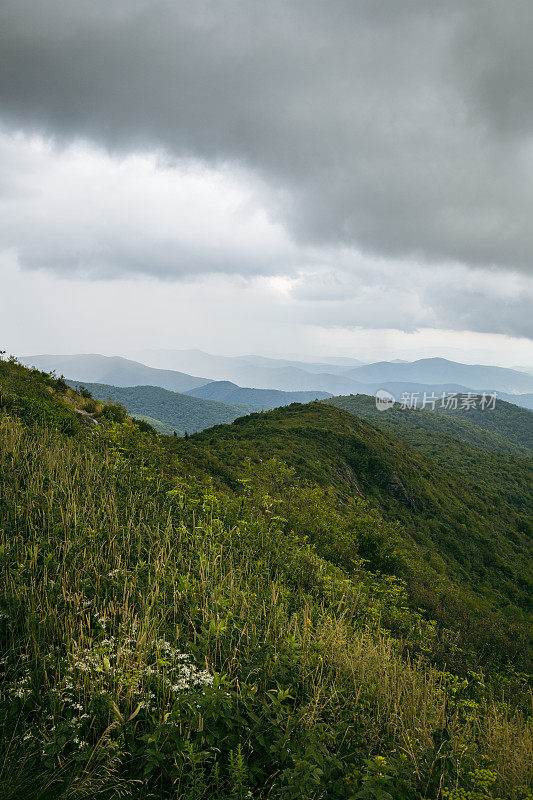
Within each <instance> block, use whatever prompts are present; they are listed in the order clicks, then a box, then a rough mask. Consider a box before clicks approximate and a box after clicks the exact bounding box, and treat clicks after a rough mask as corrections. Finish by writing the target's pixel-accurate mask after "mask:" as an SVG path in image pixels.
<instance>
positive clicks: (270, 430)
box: [180, 403, 533, 651]
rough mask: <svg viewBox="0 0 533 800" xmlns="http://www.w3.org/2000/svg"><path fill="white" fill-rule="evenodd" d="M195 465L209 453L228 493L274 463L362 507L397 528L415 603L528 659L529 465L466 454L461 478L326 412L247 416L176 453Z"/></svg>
mask: <svg viewBox="0 0 533 800" xmlns="http://www.w3.org/2000/svg"><path fill="white" fill-rule="evenodd" d="M432 436H433V441H434V442H436V441H437V434H436V433H432ZM449 443H451V445H453V449H452V453H453V460H454V461H455V460H456V459H457V450H458V448H460V447H461V443H460V442H459V441H458V440H457V439H450V438H449V437H442V438H441V439H440V442H439V444H440V447H441V448H446V447H447V446H448V444H449ZM182 453H183V455H181V454H182ZM199 453H205V458H206V470H209V471H210V472H211V473H213V472H214V471H216V470H218V474H219V475H220V476H221V479H222V480H224V481H227V482H228V483H229V484H230V485H231V482H232V479H233V473H234V471H235V469H236V468H237V466H238V465H239V464H243V463H245V462H246V459H247V458H251V459H252V460H253V461H256V462H258V461H259V460H261V459H263V460H264V459H270V458H278V459H280V460H281V461H283V462H284V463H287V464H289V465H290V466H292V467H294V468H295V469H296V471H297V474H298V475H299V476H301V477H302V478H305V479H309V480H312V481H314V482H316V483H318V484H319V485H321V486H324V487H328V488H329V489H331V491H333V492H335V493H336V495H337V496H338V497H339V500H340V502H341V503H344V502H346V500H347V499H349V498H355V497H363V498H365V499H366V500H368V501H369V502H370V503H371V504H372V505H374V506H375V507H377V508H379V509H380V510H381V512H382V513H383V514H384V515H385V517H386V518H387V519H388V520H390V521H398V522H400V523H401V524H402V526H403V528H402V533H401V534H400V536H399V539H400V541H399V545H398V546H399V548H400V550H401V552H402V554H403V558H404V561H405V563H406V564H407V565H408V566H407V567H406V569H407V580H408V583H409V586H410V589H411V592H412V598H413V602H415V603H417V604H419V605H422V606H425V607H427V608H429V609H430V610H431V613H432V614H434V615H436V616H437V617H438V618H439V619H441V620H442V621H443V622H444V623H445V624H457V623H458V622H459V621H460V624H461V625H462V626H463V627H464V628H465V630H466V629H468V630H469V631H471V634H469V635H472V636H474V637H475V636H481V637H483V636H486V638H487V640H491V641H492V640H493V639H494V638H495V636H496V634H498V635H499V634H500V633H501V634H502V638H501V640H500V646H501V647H502V648H503V651H506V650H507V648H514V649H521V648H523V647H524V637H525V638H526V639H527V640H528V641H529V642H531V639H530V637H531V628H530V624H531V610H532V597H533V583H532V580H533V570H532V566H533V559H532V530H533V529H532V520H531V510H532V508H533V496H532V495H533V480H532V479H533V459H532V458H512V457H510V456H507V455H500V454H495V453H490V454H489V453H487V452H485V451H481V450H477V449H474V448H471V447H469V446H467V445H465V446H464V448H463V449H462V454H463V459H464V464H463V465H462V467H461V469H460V470H458V468H457V467H456V466H455V464H453V465H449V466H446V465H445V464H443V463H439V462H438V461H437V460H436V459H435V458H432V457H429V456H427V455H426V454H425V453H423V452H419V451H417V450H416V449H414V448H412V447H410V446H409V445H407V444H406V443H404V442H402V441H400V440H399V439H398V438H396V437H395V436H393V435H391V434H390V433H388V432H386V431H383V430H381V429H379V428H377V427H375V426H374V425H372V424H370V423H368V422H367V421H365V420H361V419H359V418H356V417H354V416H353V415H351V414H349V413H347V412H345V411H342V410H340V409H337V408H335V407H333V406H332V405H330V404H327V405H326V404H322V403H310V404H308V405H307V406H300V405H292V406H289V407H287V408H283V409H277V410H274V411H271V412H268V413H267V414H261V415H257V414H253V415H251V416H249V417H246V418H242V419H240V420H238V421H236V422H235V423H234V424H233V425H231V426H223V427H218V428H214V429H210V430H208V431H204V432H203V433H201V434H198V435H196V436H194V437H193V439H192V440H190V441H189V442H188V443H184V444H183V446H182V447H181V448H180V457H182V458H183V457H186V455H187V456H189V457H190V458H191V460H194V461H197V460H198V458H199ZM489 458H490V459H491V464H492V466H490V468H487V459H489ZM443 460H445V459H443ZM457 593H459V594H457ZM480 604H481V605H480ZM481 608H483V614H484V615H485V618H484V619H483V620H479V619H478V616H479V614H480V610H481ZM501 615H503V618H505V619H506V620H507V622H505V623H503V624H502V622H501V620H500V616H501ZM518 620H520V623H519V627H520V631H521V635H520V636H519V637H518V638H516V637H517V636H518V632H517V631H514V632H513V634H512V635H511V636H510V637H509V636H508V635H506V634H505V633H503V632H504V630H505V629H506V628H507V625H508V624H511V622H517V621H518ZM498 632H499V633H498Z"/></svg>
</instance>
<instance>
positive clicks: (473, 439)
mask: <svg viewBox="0 0 533 800" xmlns="http://www.w3.org/2000/svg"><path fill="white" fill-rule="evenodd" d="M324 402H327V403H331V404H332V405H334V406H336V407H337V408H342V409H344V410H345V411H349V412H350V413H351V414H355V415H356V416H358V417H363V418H364V419H369V420H371V421H373V422H375V423H376V424H377V425H379V427H380V428H384V429H387V430H390V431H393V432H395V433H396V434H397V435H398V436H401V437H402V438H405V439H406V440H407V441H409V442H410V444H416V443H417V442H416V435H417V432H419V431H434V432H436V433H443V434H447V435H448V436H453V437H456V438H458V439H461V440H463V441H465V442H468V443H469V444H472V445H474V446H475V447H479V448H482V449H484V450H492V451H494V452H497V453H508V454H510V455H518V456H520V455H524V456H527V455H531V453H532V452H533V412H531V411H528V410H527V409H524V408H520V407H519V406H515V405H513V404H512V403H506V402H505V401H503V400H497V401H496V403H495V406H494V408H493V409H490V410H482V409H481V408H480V407H479V405H476V407H475V408H471V409H468V410H466V409H461V408H457V409H445V408H440V406H437V409H436V410H435V411H431V410H430V409H423V410H422V409H401V408H400V405H399V404H398V403H396V404H395V405H394V406H393V407H392V408H390V409H388V410H387V411H378V410H377V408H376V405H375V399H374V397H369V396H368V395H362V394H359V395H348V396H346V397H333V398H331V399H330V400H325V401H324Z"/></svg>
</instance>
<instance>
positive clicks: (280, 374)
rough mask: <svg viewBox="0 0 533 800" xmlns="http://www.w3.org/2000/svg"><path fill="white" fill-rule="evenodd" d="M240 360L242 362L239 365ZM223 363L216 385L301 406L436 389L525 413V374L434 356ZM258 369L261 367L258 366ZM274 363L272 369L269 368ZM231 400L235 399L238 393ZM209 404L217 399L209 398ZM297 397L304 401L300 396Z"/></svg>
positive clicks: (115, 375)
mask: <svg viewBox="0 0 533 800" xmlns="http://www.w3.org/2000/svg"><path fill="white" fill-rule="evenodd" d="M187 352H190V351H187ZM193 352H194V351H193ZM204 356H205V359H206V363H205V365H206V366H207V363H208V362H209V360H210V359H215V361H216V362H217V363H219V365H220V363H221V362H224V363H226V362H225V361H224V359H223V357H219V356H209V354H202V357H204ZM246 359H248V362H249V363H245V362H246ZM20 360H21V362H22V363H24V364H26V365H35V366H37V367H39V369H43V370H45V371H50V370H55V371H56V372H57V373H58V374H63V375H65V376H66V377H67V378H70V379H71V380H78V381H88V382H92V383H104V384H108V385H112V386H160V387H161V388H163V389H168V390H170V391H174V392H181V393H184V392H190V391H191V390H196V389H199V388H200V387H203V386H206V385H208V384H217V383H220V382H221V381H220V380H215V379H214V375H213V374H210V375H209V376H208V377H199V376H198V375H193V374H188V373H186V372H179V371H176V370H170V369H159V368H155V367H149V366H146V365H145V364H142V363H140V362H137V361H131V360H130V359H127V358H123V357H121V356H102V355H97V354H83V355H80V354H78V355H36V356H25V357H22V358H21V359H20ZM213 363H214V362H213ZM227 363H228V365H229V366H228V370H229V373H228V374H227V375H225V377H224V378H223V381H226V382H228V381H229V382H230V383H232V384H234V386H237V387H239V389H241V388H242V387H250V389H251V388H253V389H256V390H259V389H260V390H263V391H266V390H269V391H279V392H307V393H308V396H307V400H309V399H315V398H314V397H311V395H314V396H315V397H316V396H318V397H320V396H321V395H322V397H326V396H333V395H349V394H365V395H369V394H374V393H375V392H376V391H377V390H378V389H386V390H388V391H390V392H392V394H394V395H395V397H396V399H400V397H401V395H402V393H404V392H409V393H415V394H418V395H419V397H420V398H422V396H423V393H424V392H426V393H428V394H430V393H432V392H435V393H437V394H439V393H442V392H443V391H445V392H468V391H474V392H481V391H497V392H498V395H499V397H500V398H501V399H503V400H506V401H507V402H510V403H513V404H515V405H519V406H522V407H524V408H530V409H533V375H528V374H527V373H524V372H519V371H518V370H511V369H506V368H503V367H491V366H482V365H468V364H460V363H458V362H454V361H448V360H446V359H435V358H432V359H420V360H418V361H415V362H398V361H395V362H389V361H385V362H377V363H375V364H367V365H365V366H360V367H354V366H353V365H348V366H347V365H346V364H342V365H338V364H337V365H327V364H326V365H323V364H319V363H314V364H305V363H304V362H289V361H287V360H283V359H280V360H279V362H278V361H276V359H266V358H264V359H263V358H262V357H260V356H246V357H244V356H243V357H242V358H241V359H239V358H236V359H233V358H228V359H227ZM236 363H237V366H235V364H236ZM264 363H267V364H268V366H264ZM278 363H279V364H280V366H276V365H277V364H278ZM238 364H240V366H239V365H238ZM304 367H305V369H304ZM323 368H326V369H332V370H334V372H321V371H317V370H321V369H323ZM204 374H206V373H204ZM439 378H440V379H439ZM206 391H207V390H206ZM211 391H212V390H209V392H211ZM200 396H202V395H200ZM209 397H211V395H209ZM239 397H243V395H242V393H240V395H239ZM264 397H266V395H265V396H264ZM212 399H220V397H219V396H214V397H212ZM295 399H297V398H295V397H293V398H292V399H286V400H280V401H279V402H277V401H276V404H277V405H283V404H285V403H286V402H294V400H295ZM300 399H302V400H303V401H304V402H306V401H307V400H305V399H304V397H303V396H302V397H301V398H300ZM222 402H230V403H235V402H237V403H238V404H239V405H240V404H242V403H244V404H248V402H252V401H245V400H243V399H238V400H237V399H236V396H235V397H232V398H231V399H228V400H223V401H222ZM258 403H259V404H260V405H261V406H262V407H263V408H272V407H273V405H272V403H271V402H270V401H269V400H265V399H264V398H263V399H259V400H258V401H257V402H253V403H252V404H253V405H257V404H258Z"/></svg>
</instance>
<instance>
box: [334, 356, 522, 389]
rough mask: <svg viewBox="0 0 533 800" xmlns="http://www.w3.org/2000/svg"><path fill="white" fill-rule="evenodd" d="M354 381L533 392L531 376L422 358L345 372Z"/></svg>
mask: <svg viewBox="0 0 533 800" xmlns="http://www.w3.org/2000/svg"><path fill="white" fill-rule="evenodd" d="M344 374H345V375H346V376H347V377H350V378H353V379H354V380H357V381H363V382H367V383H374V382H376V381H410V382H413V383H427V384H433V383H460V384H463V385H465V386H468V387H470V388H474V389H480V390H482V389H492V390H493V391H500V392H508V393H514V392H533V376H532V375H528V374H526V373H524V372H518V371H517V370H514V369H507V368H505V367H492V366H484V365H481V364H461V363H459V362H457V361H448V360H447V359H445V358H421V359H419V360H418V361H413V362H410V363H407V364H398V363H392V362H390V361H381V362H377V363H375V364H365V366H362V367H355V368H354V369H350V370H348V371H347V372H345V373H344Z"/></svg>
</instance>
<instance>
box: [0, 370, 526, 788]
mask: <svg viewBox="0 0 533 800" xmlns="http://www.w3.org/2000/svg"><path fill="white" fill-rule="evenodd" d="M309 408H310V407H291V408H289V409H283V410H280V411H276V412H271V413H270V414H262V415H255V417H254V418H245V419H244V420H241V421H240V422H236V423H233V424H232V425H230V426H225V427H223V428H218V429H216V431H215V432H217V431H218V436H219V438H218V442H219V443H218V444H217V445H216V446H215V440H214V439H213V448H214V449H213V452H210V451H209V449H207V448H206V447H205V439H204V437H206V434H198V435H196V436H195V437H192V440H189V441H188V442H187V441H184V440H176V439H175V437H169V438H165V437H157V436H155V435H154V434H153V433H151V432H150V430H148V429H147V430H143V426H139V425H137V424H134V423H133V422H132V421H131V419H129V418H128V417H127V416H125V415H124V413H123V412H121V409H120V408H119V407H118V406H113V405H111V406H103V405H102V404H98V403H96V402H95V401H94V400H91V399H90V398H84V397H82V396H81V395H78V394H76V393H74V392H73V391H72V389H70V388H69V387H68V386H66V384H64V383H63V382H62V381H61V380H55V379H53V378H51V377H49V376H47V375H45V374H42V373H39V372H38V371H29V370H26V369H24V368H22V367H20V366H18V365H17V364H14V363H6V362H1V361H0V488H1V493H0V559H1V561H2V570H1V571H0V606H1V607H0V649H1V650H2V654H1V659H2V660H1V666H2V669H1V670H0V692H1V697H2V703H1V704H0V754H1V757H0V796H2V797H3V798H6V800H7V799H8V798H11V799H12V800H15V798H16V799H17V800H18V798H31V800H34V798H35V799H36V800H37V799H38V800H49V799H50V800H51V798H69V799H70V798H81V797H84V798H95V797H102V798H116V797H127V798H160V799H161V798H179V799H180V800H200V798H207V797H209V798H214V800H245V798H257V799H258V800H267V798H268V799H269V800H300V798H315V799H316V800H318V799H319V798H324V800H326V799H327V800H365V799H368V798H370V800H391V799H392V800H396V799H398V800H437V799H438V798H445V797H446V798H448V800H459V798H463V797H470V798H476V800H477V798H493V799H494V800H496V798H503V799H504V800H531V797H532V795H531V792H530V791H529V790H528V786H530V785H531V782H532V780H533V772H532V765H533V726H532V723H531V707H530V698H529V696H528V694H527V692H526V691H524V686H525V684H524V676H523V675H521V674H519V673H517V672H516V671H515V670H514V669H513V668H512V667H511V666H510V665H509V666H508V667H507V668H506V669H505V671H498V670H496V669H495V668H492V669H491V671H490V672H489V671H486V670H483V669H480V668H479V666H477V667H475V661H474V662H470V661H469V657H468V654H467V653H464V652H463V660H462V666H461V658H460V653H459V654H458V653H457V652H456V651H457V640H456V638H455V636H454V632H453V631H446V630H445V629H443V628H442V627H440V626H438V625H436V624H435V623H434V622H432V621H431V620H430V619H428V618H427V617H425V616H424V615H423V614H421V613H420V612H419V611H417V610H416V609H414V608H410V607H409V605H408V600H407V596H406V593H405V589H404V585H403V583H402V581H401V580H398V579H396V578H393V577H391V576H390V575H386V574H378V573H374V572H372V571H371V570H370V569H369V564H370V562H371V560H372V559H373V560H374V563H378V562H379V560H380V559H381V560H382V561H383V564H384V566H387V564H389V565H393V563H394V558H395V555H394V552H391V550H390V548H389V543H390V540H391V539H394V537H395V536H397V535H399V530H398V529H397V526H396V525H395V524H394V523H391V522H387V521H386V520H384V519H383V518H382V517H381V516H380V514H379V512H378V511H377V510H375V509H372V508H371V507H370V506H369V505H368V503H365V502H363V501H361V500H358V499H356V498H352V499H351V500H350V499H349V498H346V499H345V500H344V503H343V504H342V505H339V502H338V498H337V497H336V496H335V495H334V493H332V492H331V491H330V490H329V489H328V488H326V487H324V486H323V485H319V484H322V483H323V480H322V476H323V473H324V471H325V470H326V469H327V465H326V463H325V461H323V462H322V464H321V465H320V464H317V465H316V466H315V470H316V473H317V479H318V482H316V483H314V482H311V481H309V482H305V481H303V480H299V481H298V480H297V479H296V478H297V476H296V475H295V474H294V472H292V471H291V469H290V468H288V467H286V466H284V465H282V464H281V463H276V462H274V461H273V460H272V459H271V458H270V455H271V454H269V455H268V457H267V459H266V460H265V461H263V462H262V463H259V462H258V459H257V455H258V446H257V444H256V443H255V440H254V439H253V437H251V435H250V434H251V429H249V430H248V441H249V445H248V452H249V454H250V456H251V459H250V460H248V461H246V460H245V464H244V465H243V466H242V468H238V467H235V468H233V466H232V462H231V461H228V463H227V464H226V463H225V462H224V460H221V459H220V458H219V457H218V456H217V452H219V453H220V454H221V455H223V453H224V452H225V451H226V449H227V448H226V444H225V442H227V441H229V439H228V437H227V433H228V432H229V431H233V433H234V435H235V439H234V445H235V447H236V456H235V458H236V459H237V458H240V455H241V453H244V452H246V451H245V448H244V441H245V437H244V436H243V435H241V434H243V433H244V429H245V428H246V426H247V424H248V423H249V422H254V425H257V424H260V423H262V422H263V421H264V422H266V423H267V427H268V426H271V427H272V428H273V430H275V431H276V436H273V437H272V436H271V437H270V446H271V448H272V449H273V450H274V449H275V448H274V447H273V445H274V444H275V442H276V440H277V438H278V436H279V435H282V436H283V437H284V439H285V442H286V443H287V447H286V453H287V455H291V454H294V453H296V452H297V451H298V450H300V449H301V452H302V455H303V457H304V458H307V457H308V456H309V449H308V447H307V446H306V445H305V440H306V435H305V434H304V431H305V430H307V431H308V433H309V431H310V429H312V428H313V425H312V424H310V418H309V416H308V409H309ZM315 408H318V409H320V418H321V419H322V420H323V421H324V420H325V419H326V417H324V413H325V414H326V415H331V416H329V417H327V418H328V420H329V421H328V425H329V426H330V428H331V433H330V437H329V438H330V439H333V440H334V441H336V443H337V445H339V444H340V439H339V438H338V437H339V436H340V435H341V433H342V430H344V431H345V432H346V430H349V431H351V433H350V434H349V435H350V436H353V431H357V430H359V431H360V432H363V433H364V435H365V438H368V441H369V446H370V444H371V445H372V447H377V445H378V443H379V442H380V441H381V443H382V448H381V453H382V457H383V458H385V457H386V454H387V453H389V455H391V456H392V455H393V454H394V452H395V451H394V448H396V447H399V448H400V449H402V448H404V447H405V446H404V445H402V444H401V443H398V444H393V443H392V437H389V436H388V435H387V434H384V433H383V432H379V431H377V432H376V433H375V436H373V434H372V432H371V431H372V430H373V429H372V426H370V425H368V424H367V423H364V422H359V421H354V418H353V417H350V416H349V415H347V414H343V413H342V412H340V411H338V410H336V409H334V408H332V407H327V406H321V405H319V404H316V406H315V404H313V405H312V407H311V414H315V413H316V411H315ZM298 413H299V414H300V416H301V417H302V419H301V422H300V424H299V425H298V424H297V423H296V416H297V414H298ZM333 415H336V416H333ZM313 419H314V420H315V422H314V428H315V433H314V434H313V435H311V437H310V438H311V440H313V441H314V449H315V452H316V457H315V460H316V461H317V462H318V461H320V460H321V459H323V457H324V453H325V451H324V449H323V445H322V443H321V442H322V439H323V438H324V437H322V435H321V434H320V433H319V430H320V425H318V424H317V422H316V420H317V419H318V417H314V418H313ZM283 420H285V422H283ZM286 420H291V422H290V423H288V422H287V421H286ZM346 426H347V428H346ZM221 432H223V433H224V436H221V435H220V434H221ZM211 433H214V432H211ZM263 434H264V438H266V440H268V438H269V437H268V434H267V431H266V430H264V431H263ZM379 437H381V439H380V438H379ZM289 443H291V444H289ZM267 444H268V441H267ZM390 448H392V449H390ZM414 455H415V456H416V455H417V454H414ZM413 458H414V457H413ZM245 459H246V456H245ZM311 460H312V459H311ZM254 462H257V463H254ZM209 463H211V465H212V467H213V470H212V474H211V473H210V472H209V469H208V466H209ZM413 464H415V466H416V459H414V460H413ZM192 465H193V466H194V470H193V471H192V470H191V466H192ZM337 466H339V467H341V466H342V464H341V462H340V461H339V462H338V465H337ZM368 466H369V467H370V464H368ZM224 470H227V473H224ZM202 473H204V477H203V476H202ZM371 475H372V471H371V470H370V471H369V472H368V476H367V477H368V481H369V482H370V479H371ZM337 477H338V480H339V486H340V487H341V488H343V487H348V488H349V487H352V488H353V486H354V475H352V474H350V473H349V472H348V471H347V470H346V465H345V466H344V473H341V472H339V474H338V476H337ZM363 477H364V476H363V475H362V474H361V476H359V478H358V479H357V480H358V482H359V481H361V483H363ZM226 479H227V481H230V480H231V481H233V482H234V483H235V484H236V489H235V490H233V489H231V488H230V487H229V486H227V487H226V488H224V486H223V484H224V481H225V480H226ZM364 483H365V486H366V485H367V480H366V478H365V481H364ZM217 487H218V488H217ZM280 512H283V513H280ZM283 514H286V515H289V514H290V522H291V524H290V525H288V524H287V523H288V516H285V517H284V516H283ZM328 530H329V533H330V535H329V537H328V536H327V535H326V534H327V532H328ZM400 538H401V537H400ZM310 539H314V542H313V541H310ZM360 550H362V552H366V553H367V555H368V559H367V560H366V561H364V560H362V559H361V557H360V556H359V555H358V553H359V551H360ZM454 648H455V650H454ZM454 652H455V663H456V664H457V665H458V669H460V672H458V673H456V674H455V673H454V672H453V671H451V670H450V666H449V657H452V656H453V653H454ZM452 660H453V657H452ZM445 662H446V664H447V667H446V668H445V667H444V663H445ZM469 793H470V794H469Z"/></svg>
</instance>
